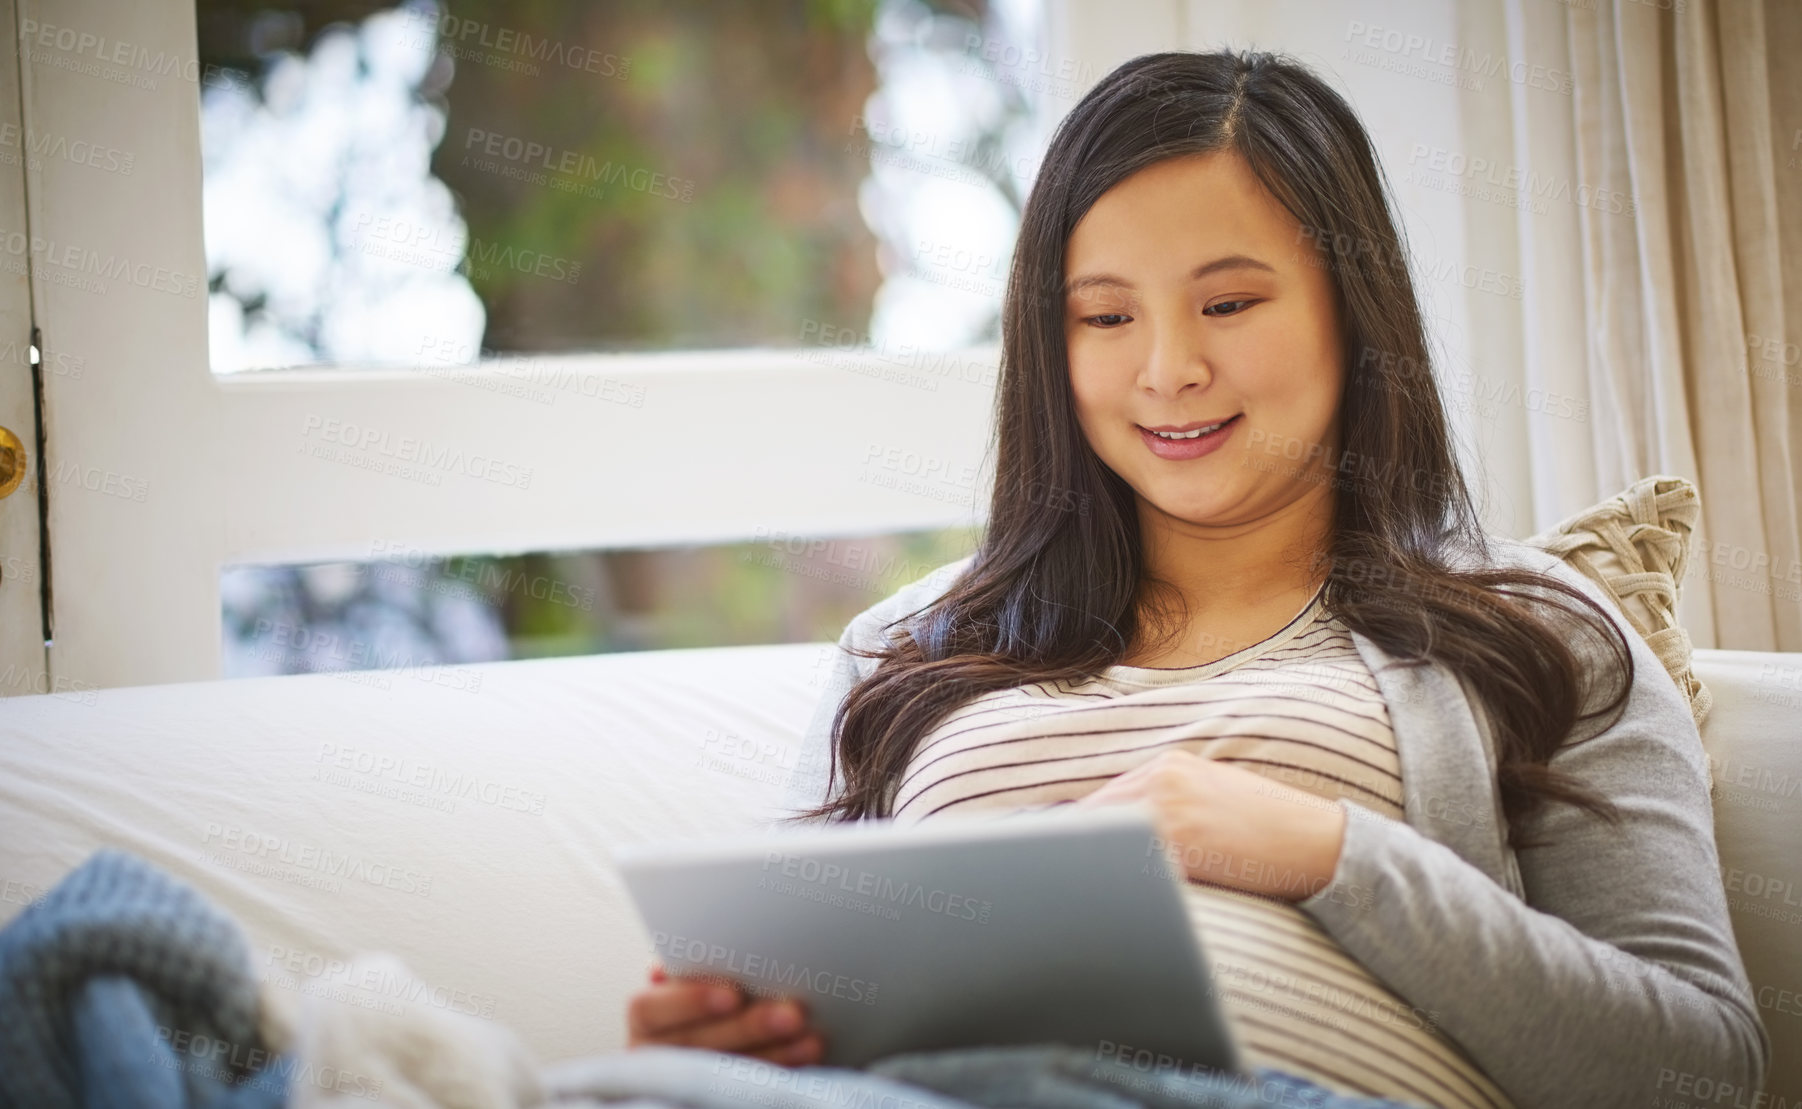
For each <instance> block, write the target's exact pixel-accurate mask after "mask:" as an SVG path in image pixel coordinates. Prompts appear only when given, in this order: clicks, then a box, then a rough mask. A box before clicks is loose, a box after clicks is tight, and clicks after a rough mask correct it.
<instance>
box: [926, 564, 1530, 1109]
mask: <svg viewBox="0 0 1802 1109" xmlns="http://www.w3.org/2000/svg"><path fill="white" fill-rule="evenodd" d="M1172 749H1175V750H1187V751H1190V752H1192V753H1194V754H1196V755H1199V756H1202V757H1204V758H1214V759H1221V760H1223V761H1226V762H1231V763H1235V764H1238V765H1240V766H1242V767H1244V768H1245V769H1247V770H1250V771H1253V772H1256V773H1259V774H1263V775H1266V776H1268V777H1270V778H1273V779H1276V780H1278V781H1281V782H1283V783H1285V784H1287V785H1290V786H1292V787H1294V788H1296V789H1301V790H1306V791H1308V792H1310V793H1313V794H1316V795H1318V796H1320V797H1324V798H1327V799H1329V800H1338V799H1340V798H1345V799H1348V800H1350V801H1352V802H1354V803H1356V804H1358V805H1362V806H1364V807H1365V808H1367V809H1370V810H1371V811H1373V812H1376V813H1378V814H1380V815H1382V816H1385V817H1388V818H1390V819H1392V820H1400V819H1401V818H1402V780H1401V765H1400V763H1399V761H1398V760H1397V757H1396V751H1395V735H1394V732H1393V731H1392V729H1391V727H1390V723H1389V711H1388V707H1387V706H1386V705H1385V704H1384V702H1383V698H1382V695H1381V693H1379V692H1378V690H1377V686H1376V681H1375V679H1374V678H1373V677H1372V676H1371V673H1370V669H1369V667H1368V666H1367V665H1365V663H1364V661H1363V659H1362V658H1361V657H1360V656H1359V654H1358V651H1357V647H1356V645H1355V644H1354V643H1353V642H1352V638H1351V632H1350V629H1349V628H1347V627H1346V625H1345V624H1344V622H1343V621H1341V620H1339V619H1338V618H1337V617H1335V616H1333V615H1331V614H1330V613H1329V611H1328V610H1327V607H1326V604H1325V602H1324V597H1323V594H1320V593H1317V594H1316V595H1315V597H1314V599H1313V600H1312V601H1310V602H1309V604H1308V605H1307V607H1306V608H1304V609H1303V610H1302V612H1301V613H1299V614H1298V615H1297V616H1296V617H1295V619H1293V620H1291V621H1290V622H1289V623H1288V624H1287V625H1286V626H1284V627H1283V629H1282V630H1281V631H1279V632H1277V633H1276V634H1275V635H1272V636H1271V637H1270V638H1268V639H1266V640H1264V641H1263V642H1262V643H1258V644H1255V645H1253V646H1251V647H1247V648H1245V649H1244V650H1242V651H1239V652H1237V653H1235V654H1232V655H1228V656H1227V657H1226V658H1223V659H1218V660H1216V661H1214V662H1210V663H1207V664H1205V665H1202V666H1190V667H1182V668H1177V669H1164V668H1158V667H1143V666H1113V667H1109V668H1108V669H1107V670H1105V671H1103V672H1102V673H1100V674H1098V675H1096V676H1094V677H1092V678H1089V679H1087V680H1084V681H1081V682H1068V681H1056V682H1038V683H1034V684H1031V685H1026V686H1020V687H1017V688H1014V689H1007V690H1000V691H996V692H992V693H987V694H984V695H982V696H980V697H976V698H974V699H973V700H971V701H969V702H968V703H966V704H964V705H962V706H960V707H959V708H958V709H957V710H956V711H955V712H953V713H952V714H951V715H950V716H949V717H947V718H946V719H945V720H944V721H943V722H942V723H940V724H939V726H938V727H936V728H934V729H933V731H932V732H931V733H929V734H928V735H926V736H925V737H924V738H922V739H921V740H920V742H919V743H918V744H917V745H916V746H915V748H914V752H913V755H912V758H911V759H910V761H909V764H908V767H907V771H906V774H905V775H904V777H903V779H902V782H901V785H900V788H899V790H898V792H897V794H896V796H895V802H894V818H895V820H896V821H897V822H898V823H913V822H916V821H920V820H926V819H930V818H932V817H933V816H936V815H938V814H941V813H955V814H958V815H960V816H963V815H969V816H977V815H998V814H1000V813H1002V812H1008V811H1014V810H1019V809H1028V808H1042V807H1045V806H1048V805H1053V804H1058V803H1062V802H1066V801H1073V800H1076V799H1077V798H1080V797H1082V796H1084V795H1086V794H1088V793H1090V792H1091V791H1093V790H1095V789H1096V788H1098V787H1099V786H1101V785H1102V784H1103V783H1104V782H1106V781H1107V780H1109V779H1111V778H1114V777H1116V776H1118V775H1120V774H1123V773H1125V772H1126V771H1128V770H1131V769H1132V768H1133V767H1135V766H1138V765H1140V764H1141V763H1144V762H1146V761H1148V760H1150V759H1151V758H1153V757H1155V756H1156V755H1157V754H1158V753H1159V752H1161V751H1166V750H1172ZM1172 862H1173V863H1176V864H1177V865H1178V866H1179V867H1180V862H1179V861H1178V860H1177V859H1174V858H1173V859H1172ZM1308 892H1312V891H1311V890H1306V891H1299V892H1298V893H1297V895H1296V896H1297V897H1298V898H1299V897H1303V896H1306V894H1307V893H1308ZM1184 901H1185V904H1186V906H1187V908H1188V911H1189V918H1190V922H1191V924H1192V925H1193V927H1194V930H1195V934H1196V936H1197V939H1198V940H1199V942H1200V944H1201V947H1202V951H1203V954H1204V957H1205V959H1206V960H1207V962H1208V963H1209V965H1210V967H1211V969H1212V971H1213V975H1214V980H1215V982H1216V984H1217V986H1218V987H1219V990H1220V996H1221V1008H1222V1011H1223V1013H1224V1015H1225V1017H1226V1020H1227V1023H1228V1025H1229V1026H1230V1027H1231V1029H1232V1031H1233V1034H1234V1036H1235V1037H1236V1038H1237V1040H1238V1042H1239V1045H1240V1047H1241V1054H1242V1056H1243V1062H1244V1063H1245V1064H1246V1065H1247V1066H1253V1067H1255V1066H1266V1067H1271V1068H1274V1069H1277V1070H1281V1071H1285V1072H1287V1073H1290V1074H1296V1075H1300V1076H1302V1077H1304V1078H1308V1079H1311V1080H1313V1081H1315V1082H1318V1083H1320V1084H1321V1085H1323V1086H1326V1087H1328V1088H1330V1089H1333V1090H1337V1091H1339V1092H1340V1093H1344V1094H1351V1095H1362V1096H1368V1097H1386V1098H1391V1099H1393V1100H1396V1101H1401V1102H1411V1103H1414V1104H1419V1105H1430V1106H1448V1107H1460V1109H1462V1107H1467V1106H1468V1107H1471V1109H1503V1107H1509V1105H1510V1103H1509V1101H1508V1099H1507V1097H1506V1095H1504V1094H1503V1093H1502V1092H1501V1090H1500V1089H1498V1088H1497V1087H1496V1085H1495V1084H1494V1083H1493V1082H1491V1081H1490V1080H1489V1078H1488V1077H1487V1076H1486V1075H1484V1074H1483V1072H1482V1070H1481V1069H1480V1068H1478V1066H1477V1065H1476V1064H1475V1063H1474V1062H1473V1061H1472V1060H1471V1059H1470V1058H1469V1057H1468V1056H1467V1055H1465V1053H1464V1052H1463V1051H1462V1050H1460V1049H1459V1047H1458V1046H1457V1045H1456V1044H1455V1043H1454V1042H1453V1041H1452V1040H1451V1039H1450V1038H1448V1037H1447V1036H1445V1035H1444V1034H1443V1033H1442V1032H1440V1031H1439V1030H1438V1029H1437V1028H1436V1027H1435V1025H1436V1021H1435V1018H1434V1015H1433V1014H1431V1013H1427V1012H1423V1011H1421V1010H1419V1009H1417V1008H1415V1007H1413V1006H1411V1005H1409V1004H1408V1003H1407V1002H1406V1001H1405V1000H1403V999H1402V998H1401V997H1399V996H1397V995H1396V994H1395V993H1393V992H1392V991H1390V990H1389V989H1387V988H1386V987H1384V985H1383V984H1382V983H1381V982H1379V981H1377V979H1376V978H1375V977H1374V976H1372V975H1371V974H1370V973H1369V972H1368V971H1366V970H1365V969H1364V967H1363V966H1362V965H1361V964H1359V963H1358V961H1357V960H1356V959H1354V958H1353V957H1352V956H1351V955H1350V953H1348V952H1347V951H1345V949H1344V948H1342V947H1340V946H1339V944H1338V943H1337V942H1336V941H1335V940H1334V939H1333V938H1332V937H1331V936H1330V935H1328V934H1327V933H1326V932H1325V931H1324V930H1323V929H1322V928H1321V927H1320V926H1319V925H1317V924H1315V923H1314V920H1313V918H1312V917H1310V916H1309V915H1308V914H1307V913H1306V912H1305V911H1303V910H1302V909H1300V908H1298V907H1296V905H1294V904H1293V903H1292V902H1290V901H1284V900H1277V899H1275V898H1267V897H1262V896H1258V895H1254V894H1248V893H1243V892H1240V891H1236V890H1230V889H1226V888H1224V887H1221V886H1216V885H1212V884H1207V883H1202V882H1197V881H1194V880H1190V881H1188V882H1187V883H1185V885H1184Z"/></svg>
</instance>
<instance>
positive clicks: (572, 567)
mask: <svg viewBox="0 0 1802 1109" xmlns="http://www.w3.org/2000/svg"><path fill="white" fill-rule="evenodd" d="M392 6H393V5H391V4H388V3H383V2H380V0H290V2H287V3H271V2H268V0H199V4H198V16H197V18H198V23H197V26H198V32H199V43H200V54H201V61H202V63H203V64H215V65H223V66H229V67H233V68H237V69H241V70H243V71H245V72H247V73H249V74H251V75H253V76H254V75H259V74H260V73H261V71H262V70H263V69H264V68H265V66H266V64H267V62H268V61H269V60H270V59H271V58H273V57H274V56H277V55H279V54H280V53H282V52H302V53H304V52H305V51H306V50H307V49H308V47H309V46H310V44H311V43H312V42H313V41H314V40H315V39H316V38H317V36H318V34H319V33H320V32H321V31H322V30H324V29H325V28H326V27H329V26H331V25H332V24H334V23H339V22H348V23H355V22H358V21H360V20H362V19H363V18H365V17H367V16H368V15H369V14H371V13H372V12H374V11H377V10H382V9H384V8H388V7H392ZM931 7H932V8H933V9H934V10H939V11H945V12H949V13H953V14H956V15H959V16H962V17H965V18H969V19H972V20H975V21H978V22H979V21H980V20H981V18H982V13H983V11H984V7H985V5H984V4H982V3H967V2H956V0H948V2H942V3H935V4H932V5H931ZM440 10H441V11H443V12H445V13H446V15H447V16H448V18H446V19H444V20H442V21H441V22H440V24H439V26H440V27H453V28H457V29H459V30H461V29H463V28H466V27H471V26H473V27H475V28H477V30H476V31H475V32H473V33H472V36H471V38H469V39H462V40H460V41H459V42H457V43H455V44H448V43H440V46H439V49H440V57H439V59H438V62H437V64H436V66H435V67H434V71H433V73H432V74H431V75H429V76H428V78H427V81H426V82H425V88H424V89H423V90H422V95H425V96H426V97H428V98H430V99H433V100H437V101H441V102H442V105H443V106H444V107H445V109H446V111H447V114H448V120H449V122H448V125H447V129H446V132H445V137H444V139H443V141H442V142H441V143H440V144H439V147H438V149H437V151H436V154H435V156H434V159H433V163H432V169H433V173H434V174H435V175H436V176H438V177H439V178H441V179H442V180H443V181H444V182H445V183H446V184H447V185H448V186H449V187H450V188H451V190H452V191H453V193H454V194H455V195H456V196H457V198H458V204H459V208H460V211H461V214H462V216H463V218H464V220H465V221H466V222H467V224H468V227H469V234H470V237H471V243H472V246H473V245H476V244H483V245H484V246H485V249H486V250H487V251H488V252H490V253H492V251H493V250H494V249H495V248H496V247H499V248H503V249H505V248H512V249H513V250H515V251H520V250H527V251H534V252H539V253H541V254H543V255H548V256H551V257H553V258H555V259H557V260H558V261H559V262H560V263H561V264H562V265H563V267H564V270H565V272H568V270H569V267H572V266H579V267H580V269H579V277H578V278H577V279H576V280H573V281H570V280H556V279H552V278H547V277H545V276H543V275H542V274H537V273H532V272H526V271H522V270H521V268H519V267H516V266H508V265H504V264H502V265H494V264H484V263H483V262H482V260H481V257H480V256H479V252H476V251H472V253H478V257H476V258H473V259H470V260H467V261H466V264H465V268H464V272H465V273H466V275H467V276H468V278H469V280H470V282H471V284H472V286H473V287H474V288H475V290H476V292H477V293H478V295H479V296H480V297H481V299H482V301H483V303H484V305H485V306H486V309H487V313H488V317H487V333H486V335H485V338H484V342H483V346H484V347H485V348H486V349H488V350H504V351H564V350H583V349H611V350H622V349H646V348H649V349H671V348H704V347H722V346H745V345H771V346H793V345H796V344H797V343H798V341H799V340H798V336H799V334H800V330H801V326H802V324H803V323H804V322H805V321H807V320H827V321H831V322H832V323H833V324H834V325H835V326H842V327H851V328H855V329H856V330H857V331H859V332H865V331H867V329H868V321H869V318H870V311H871V306H872V303H873V300H874V296H875V292H876V289H877V286H878V285H879V283H880V281H881V275H880V273H879V271H878V268H877V263H876V254H877V250H876V241H875V238H874V236H873V235H872V234H871V232H870V231H869V229H868V227H867V226H866V225H865V223H864V221H863V219H862V217H861V215H860V212H859V209H858V185H859V182H860V181H861V180H862V179H863V178H864V176H865V175H866V174H867V173H868V172H869V162H868V158H867V151H865V149H864V148H863V147H862V145H861V144H860V143H857V142H852V141H848V140H851V139H853V138H856V137H860V136H861V134H862V131H861V127H860V126H859V122H858V121H859V120H860V118H861V115H862V112H863V109H864V104H865V101H866V100H867V99H868V97H869V96H870V94H871V92H872V91H873V90H874V88H875V84H876V74H875V69H874V65H873V63H872V62H871V60H870V56H869V50H868V48H867V40H868V37H869V34H870V29H871V24H872V20H873V19H874V17H875V14H876V3H875V0H755V2H750V3H725V2H722V0H608V2H606V3H589V2H578V0H565V2H553V0H450V2H449V4H448V7H447V8H446V7H442V6H441V9H440ZM502 31H506V32H510V34H511V35H512V36H518V35H520V34H522V33H523V34H525V35H529V36H531V37H532V39H533V40H534V41H535V42H540V43H549V44H550V45H551V46H552V47H553V48H554V49H556V50H557V51H559V52H560V55H559V56H567V54H568V53H569V52H571V51H574V50H582V51H590V52H593V53H592V54H590V55H589V57H590V58H592V59H595V61H594V62H593V64H592V65H591V66H590V67H589V68H583V67H571V66H567V65H558V64H555V63H552V62H548V61H538V62H536V63H533V64H535V66H536V70H537V71H536V72H527V71H525V70H524V69H522V67H521V66H520V65H519V63H520V62H521V61H522V60H529V59H522V57H521V56H520V54H519V52H518V51H517V50H515V51H513V52H512V53H510V54H509V53H507V52H505V51H497V50H495V49H492V48H486V49H485V48H483V47H482V46H481V45H480V42H481V40H482V38H483V36H484V35H486V37H487V40H488V41H489V43H490V44H494V43H496V42H498V41H499V39H498V36H499V35H500V33H501V32H502ZM591 69H594V70H599V72H593V71H590V70H591ZM472 129H473V131H474V132H476V133H479V134H474V135H472ZM487 134H493V135H497V136H500V138H501V141H502V142H505V141H506V140H518V142H519V143H521V144H525V143H533V144H537V146H538V147H539V148H542V149H543V150H545V151H547V152H548V154H546V155H545V157H546V158H548V164H549V165H553V166H554V165H559V164H568V163H567V162H566V161H564V159H566V157H568V158H574V159H575V160H576V164H578V165H580V166H581V167H583V171H588V168H589V167H622V168H623V169H624V177H625V178H626V179H627V182H625V183H622V182H621V181H619V180H618V178H617V177H615V178H611V179H610V180H609V181H607V182H603V183H598V184H599V186H600V187H599V188H598V195H585V194H586V193H587V192H593V191H596V190H593V189H585V190H583V191H569V190H565V189H559V188H553V187H550V186H549V185H548V184H546V183H536V182H534V181H532V180H530V179H521V178H520V176H518V175H515V176H507V175H504V174H502V173H499V172H495V171H494V170H495V167H494V166H493V165H492V164H490V165H489V166H488V167H487V168H484V166H483V164H482V163H483V162H484V160H485V156H483V155H482V154H481V152H480V150H478V149H472V148H475V147H480V146H482V145H483V140H484V138H485V135H487ZM472 137H473V138H474V139H475V140H476V141H472ZM488 160H489V161H490V162H492V159H488ZM538 170H539V172H544V170H543V167H542V166H540V167H538ZM634 171H642V173H640V175H639V176H640V179H643V178H644V177H647V176H649V175H650V174H656V175H659V177H660V179H661V180H662V181H663V182H664V183H663V184H662V185H661V186H659V185H658V184H657V182H658V180H659V178H652V179H651V182H650V184H651V187H640V188H633V187H631V186H630V184H629V181H630V178H631V177H632V174H633V173H634ZM547 176H560V177H562V178H563V179H564V180H566V181H574V182H577V183H584V182H583V172H578V173H576V174H574V175H556V174H548V175H547ZM671 180H674V181H675V182H678V184H677V185H676V186H675V191H676V192H677V193H678V194H679V195H678V196H676V197H671V196H669V195H665V194H667V193H668V192H669V191H670V186H669V185H668V182H669V181H671ZM586 184H597V183H596V182H592V181H589V182H586ZM977 536H978V533H977V531H975V530H974V529H969V528H961V529H953V530H949V531H940V532H923V533H914V534H907V535H891V536H878V537H872V538H867V539H837V540H833V541H831V542H832V543H834V544H837V545H839V548H840V550H841V551H843V550H848V549H850V548H851V547H852V546H855V547H856V549H857V551H858V552H859V553H858V554H856V555H851V556H848V557H849V558H850V559H852V560H854V561H856V562H857V563H858V565H857V566H844V565H837V564H834V563H833V562H832V561H831V559H832V558H833V556H832V555H830V554H828V555H826V556H824V557H820V556H817V555H816V556H802V555H796V554H790V553H787V552H779V551H775V550H771V549H770V547H769V545H767V544H734V545H726V546H719V547H708V548H683V549H668V550H657V551H616V552H570V553H557V554H530V555H518V556H508V557H488V556H480V557H476V558H468V559H451V560H444V561H434V562H432V563H429V564H427V565H425V566H422V567H419V569H420V570H421V571H423V572H424V573H425V575H426V576H427V577H428V578H429V577H431V575H436V576H437V577H436V582H427V583H426V584H425V585H422V587H421V588H423V589H426V590H427V592H430V591H431V589H432V588H435V587H437V586H442V585H445V584H447V583H453V584H455V586H456V588H457V589H458V590H459V591H465V590H466V591H468V593H469V594H471V595H475V596H477V597H478V598H480V599H482V600H484V602H485V603H486V604H487V605H488V606H489V607H491V608H492V609H493V610H494V611H495V612H496V613H497V614H498V616H499V619H500V621H501V624H502V625H503V626H504V628H505V632H506V635H507V638H508V640H509V641H510V643H511V649H512V652H513V654H515V655H516V656H522V657H525V656H535V655H550V654H558V655H562V654H575V653H584V652H592V651H611V650H630V649H639V648H646V647H698V646H716V645H725V644H739V643H768V642H782V641H791V642H792V641H811V640H822V639H827V640H829V639H836V638H837V637H838V634H839V632H840V631H841V630H842V629H843V627H844V626H845V624H846V623H847V622H848V621H849V620H850V619H851V617H853V616H855V615H856V614H857V613H858V612H860V611H862V610H863V609H865V608H867V607H868V606H869V605H871V604H873V603H875V602H876V601H878V600H880V599H881V598H883V597H885V596H887V595H888V594H890V593H892V592H893V591H894V590H895V589H897V588H899V587H900V586H901V585H904V584H906V583H907V582H908V581H911V580H913V579H915V578H917V577H919V576H921V575H923V574H925V573H926V572H928V571H929V570H931V569H932V568H934V567H936V566H939V565H942V564H944V563H946V562H949V561H952V560H954V559H957V558H961V557H962V556H964V555H966V554H968V553H970V552H971V551H972V550H974V549H975V546H976V542H977ZM872 567H874V568H875V571H874V572H872V570H871V569H870V568H872ZM311 569H314V570H328V569H330V568H325V567H315V568H311ZM345 569H348V568H345ZM371 569H379V564H378V565H377V566H374V567H372V566H370V565H368V564H365V566H363V567H361V568H360V569H359V570H358V571H357V572H356V576H357V578H358V580H359V582H361V584H360V585H359V588H358V590H357V592H356V593H355V594H354V595H353V600H352V601H351V602H348V603H346V604H340V605H339V606H338V607H340V608H346V607H347V605H360V606H364V607H374V606H379V605H380V604H384V603H391V602H389V601H387V600H385V599H384V598H383V597H381V596H379V595H378V594H377V593H376V592H375V591H374V590H373V589H372V588H371V584H372V582H373V581H374V580H375V578H376V577H377V576H378V575H372V574H369V573H365V572H364V571H368V570H371ZM308 578H309V575H307V574H299V573H296V574H290V575H287V576H284V577H282V578H281V579H280V596H279V597H271V598H270V599H269V603H270V606H271V610H277V609H279V611H282V612H289V611H292V612H296V613H299V614H301V617H302V618H304V619H307V620H309V621H311V620H318V621H319V622H321V623H329V622H330V619H331V617H330V614H328V613H326V612H324V611H323V609H322V606H320V605H319V604H317V603H314V602H312V601H308V600H306V598H305V597H304V596H301V595H302V594H305V591H306V588H305V582H306V581H307V580H308ZM290 579H291V580H290ZM244 580H248V579H244ZM539 581H550V582H552V583H554V584H558V585H561V587H562V592H561V599H557V598H556V597H547V596H541V595H539V593H540V590H539V589H537V588H535V587H521V586H520V585H518V584H517V583H520V582H539ZM509 583H511V584H509ZM246 588H248V586H247V587H246ZM439 592H442V590H439ZM572 594H573V595H575V596H577V597H581V598H586V603H580V602H578V603H570V601H569V597H570V596H571V595H572ZM458 595H459V596H461V595H463V594H462V593H459V594H458ZM248 603H249V602H246V604H248ZM280 606H286V607H280ZM258 618H264V619H266V617H262V616H261V613H260V612H259V611H255V610H253V609H251V608H246V609H245V610H244V611H239V612H235V613H234V612H230V611H228V612H227V613H226V630H227V634H228V638H229V637H230V636H232V635H238V634H247V629H249V628H250V627H252V626H253V625H254V623H255V621H256V620H257V619H258ZM415 622H416V623H421V624H422V625H423V624H424V623H426V621H425V619H424V618H423V617H421V618H419V619H418V620H416V621H415ZM438 657H442V658H445V659H451V660H455V659H457V658H458V657H459V655H458V652H457V651H456V650H455V649H447V650H444V651H442V652H439V655H438ZM296 665H297V666H298V664H296Z"/></svg>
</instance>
